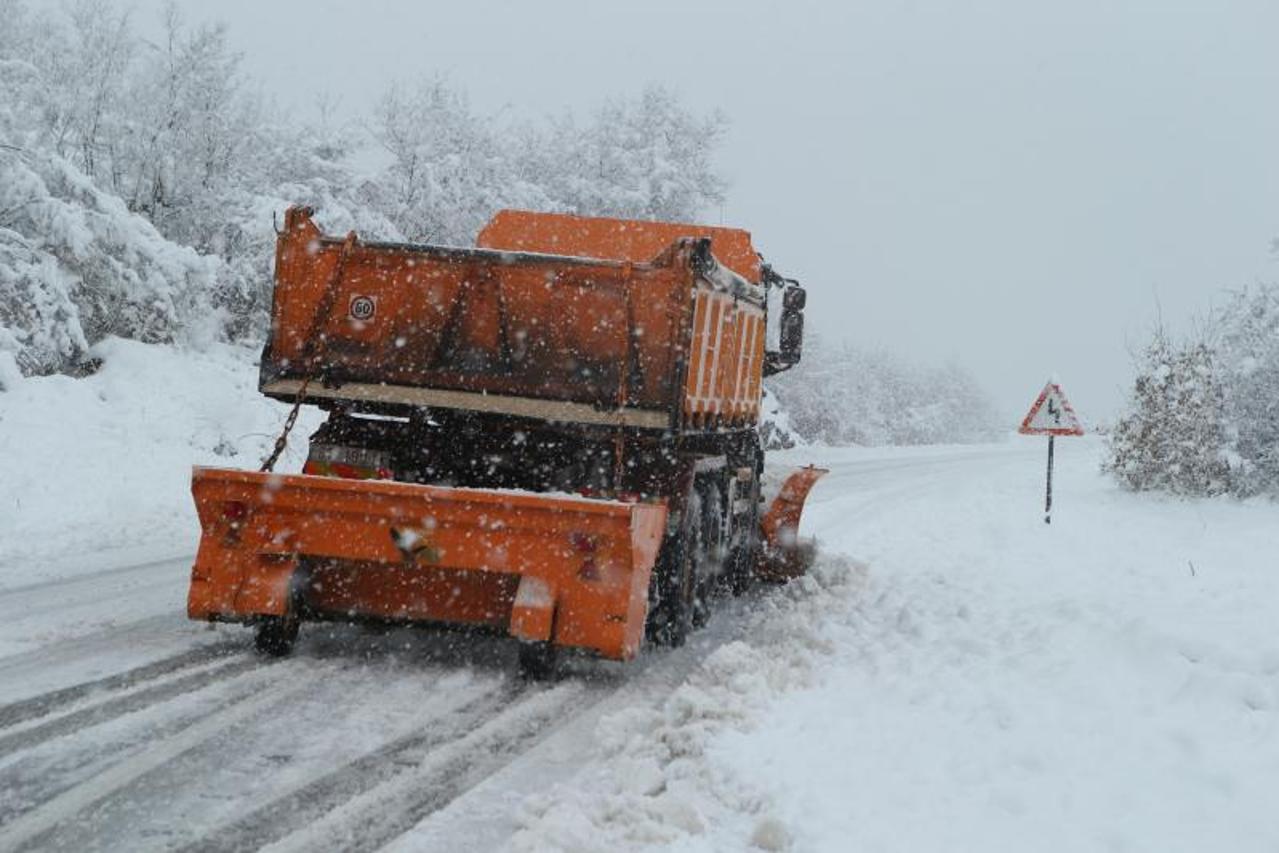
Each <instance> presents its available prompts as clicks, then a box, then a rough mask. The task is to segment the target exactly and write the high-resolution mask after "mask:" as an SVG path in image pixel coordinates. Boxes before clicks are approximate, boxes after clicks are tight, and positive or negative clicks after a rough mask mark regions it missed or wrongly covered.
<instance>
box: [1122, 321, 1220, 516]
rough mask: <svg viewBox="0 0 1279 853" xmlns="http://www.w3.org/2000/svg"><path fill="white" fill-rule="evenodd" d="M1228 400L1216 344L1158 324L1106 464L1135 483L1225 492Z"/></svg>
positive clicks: (1139, 486) (1204, 492) (1167, 488)
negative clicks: (1177, 335)
mask: <svg viewBox="0 0 1279 853" xmlns="http://www.w3.org/2000/svg"><path fill="white" fill-rule="evenodd" d="M1224 402H1225V395H1224V391H1223V388H1222V384H1221V381H1220V377H1219V374H1218V367H1217V358H1216V353H1215V352H1214V350H1213V349H1212V347H1211V346H1209V344H1208V343H1207V342H1206V341H1205V340H1194V341H1189V342H1184V343H1177V342H1174V341H1173V340H1171V338H1170V337H1169V335H1168V333H1167V332H1166V331H1165V330H1164V329H1163V328H1162V327H1160V328H1158V329H1156V330H1155V333H1154V335H1153V336H1152V339H1151V341H1150V343H1149V344H1147V346H1146V348H1145V350H1144V351H1143V352H1142V353H1141V357H1140V361H1139V363H1138V371H1137V380H1136V383H1135V384H1134V387H1133V392H1132V400H1131V404H1130V407H1129V411H1128V413H1127V414H1125V415H1124V416H1123V417H1121V418H1120V419H1119V420H1118V421H1116V423H1115V425H1114V428H1113V429H1112V430H1111V432H1110V435H1109V439H1108V440H1109V451H1110V454H1109V458H1108V459H1107V461H1106V467H1107V468H1108V469H1109V470H1110V471H1112V472H1113V473H1114V475H1115V477H1116V478H1117V479H1118V480H1119V482H1120V483H1121V484H1123V485H1124V486H1126V487H1127V488H1130V489H1133V490H1135V491H1144V490H1149V489H1156V490H1160V491H1167V492H1172V493H1174V494H1183V495H1212V494H1220V493H1222V492H1225V491H1226V490H1227V489H1228V488H1229V487H1230V466H1229V464H1228V462H1227V455H1226V429H1225V423H1224V418H1225V408H1224Z"/></svg>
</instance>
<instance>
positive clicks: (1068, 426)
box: [1017, 382, 1084, 435]
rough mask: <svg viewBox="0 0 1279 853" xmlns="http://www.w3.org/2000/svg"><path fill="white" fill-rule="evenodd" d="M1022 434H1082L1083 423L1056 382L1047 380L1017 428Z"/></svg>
mask: <svg viewBox="0 0 1279 853" xmlns="http://www.w3.org/2000/svg"><path fill="white" fill-rule="evenodd" d="M1017 431H1018V432H1019V433H1021V434H1023V435H1083V434H1084V425H1083V424H1081V423H1080V422H1079V417H1078V415H1076V414H1075V410H1074V409H1073V408H1072V407H1071V405H1070V401H1069V400H1067V399H1066V395H1065V394H1064V393H1063V392H1062V390H1061V386H1060V385H1058V384H1057V383H1056V382H1049V383H1048V384H1047V385H1045V386H1044V390H1043V391H1040V392H1039V398H1038V399H1037V400H1035V404H1034V405H1033V406H1031V407H1030V411H1029V412H1027V413H1026V418H1025V420H1023V421H1022V422H1021V427H1020V428H1019V429H1018V430H1017Z"/></svg>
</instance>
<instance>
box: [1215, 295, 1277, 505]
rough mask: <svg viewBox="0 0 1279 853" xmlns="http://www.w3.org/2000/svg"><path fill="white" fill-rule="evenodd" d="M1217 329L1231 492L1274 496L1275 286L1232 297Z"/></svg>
mask: <svg viewBox="0 0 1279 853" xmlns="http://www.w3.org/2000/svg"><path fill="white" fill-rule="evenodd" d="M1216 326H1217V329H1218V343H1217V351H1218V353H1219V363H1220V369H1221V374H1222V380H1221V381H1222V385H1223V390H1224V396H1225V401H1224V408H1225V420H1226V433H1227V439H1228V442H1229V449H1228V452H1229V455H1230V458H1231V459H1232V461H1233V469H1234V470H1233V487H1234V490H1235V492H1236V493H1238V494H1240V495H1253V494H1259V493H1261V492H1271V493H1279V284H1274V283H1271V284H1258V285H1254V286H1253V287H1250V288H1246V289H1244V290H1241V291H1239V292H1237V293H1235V294H1234V295H1233V296H1232V297H1231V299H1230V300H1229V301H1228V302H1227V303H1226V305H1225V306H1224V307H1223V308H1222V309H1220V310H1219V311H1218V312H1217V318H1216Z"/></svg>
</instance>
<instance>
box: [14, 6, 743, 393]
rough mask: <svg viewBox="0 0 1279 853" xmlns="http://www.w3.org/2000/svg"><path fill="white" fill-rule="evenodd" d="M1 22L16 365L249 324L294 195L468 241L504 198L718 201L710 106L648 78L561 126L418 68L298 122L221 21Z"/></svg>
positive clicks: (258, 312) (649, 203)
mask: <svg viewBox="0 0 1279 853" xmlns="http://www.w3.org/2000/svg"><path fill="white" fill-rule="evenodd" d="M0 20H3V21H4V22H5V25H4V27H3V28H2V29H0V91H3V92H4V97H3V98H0V352H7V353H9V356H8V358H9V360H12V361H14V362H15V363H16V364H17V365H18V366H19V367H20V368H21V370H22V371H23V372H24V373H27V374H32V373H47V372H54V371H60V370H69V369H73V368H74V367H75V365H76V363H77V362H78V361H79V360H82V359H83V358H84V355H85V353H86V351H87V350H88V349H89V348H90V347H91V346H92V345H93V344H94V343H95V342H97V341H98V340H100V339H101V338H103V337H105V336H108V335H118V336H122V337H130V338H137V339H139V340H146V341H168V340H176V339H180V338H182V337H184V336H185V337H190V336H192V335H197V336H200V337H204V336H207V334H210V333H212V334H216V335H220V336H222V337H225V338H229V339H242V338H248V339H253V338H260V337H261V336H262V335H263V334H264V332H265V325H266V321H267V306H268V304H269V300H270V286H271V268H270V266H271V262H272V247H273V245H274V234H273V233H272V230H271V225H272V219H273V217H274V216H276V215H278V214H279V213H280V212H282V211H283V209H284V208H285V207H286V206H287V205H288V204H291V203H300V204H308V205H310V206H312V207H315V208H316V209H317V211H318V214H319V216H320V217H321V218H322V220H323V221H324V223H325V226H326V227H327V228H328V229H330V230H331V231H334V232H339V233H340V232H341V231H344V230H348V229H355V230H358V231H359V232H360V234H361V235H363V236H365V237H368V238H373V239H391V240H404V239H407V240H413V241H422V242H435V243H444V244H454V245H467V244H470V243H471V242H472V240H473V239H474V236H475V234H476V232H477V231H478V230H479V228H480V227H481V226H482V225H483V224H484V222H485V221H486V220H487V219H488V218H489V216H491V215H492V213H493V212H495V211H496V210H498V209H499V208H502V207H526V208H536V209H541V210H563V211H569V212H575V213H583V214H588V215H589V214H613V215H624V216H634V217H640V218H663V219H677V220H692V219H696V218H697V216H698V214H699V212H700V211H701V210H703V209H705V208H706V207H709V206H711V205H713V204H717V203H718V202H719V201H721V200H722V199H723V187H724V182H723V180H722V179H721V178H720V177H719V176H718V175H717V174H716V173H715V172H714V169H713V162H712V161H713V155H714V153H715V150H716V147H717V145H718V142H719V140H720V139H721V137H722V133H723V128H724V120H723V118H722V117H721V116H718V115H712V116H709V117H704V118H703V117H697V116H694V115H692V114H691V113H689V112H688V111H687V110H686V109H685V108H684V107H683V106H681V104H680V103H679V101H678V99H677V98H676V97H675V96H674V95H673V94H671V93H670V92H667V91H665V90H663V89H661V88H657V87H653V88H649V89H646V90H645V91H644V92H643V93H642V94H641V95H640V96H639V97H638V98H636V99H633V100H628V99H620V100H616V101H614V102H611V103H609V104H608V105H606V106H605V107H604V108H602V109H601V110H599V111H598V112H597V113H595V114H594V115H593V116H592V117H591V118H590V120H589V121H587V122H585V123H584V124H581V125H579V124H578V123H577V122H576V121H575V120H574V119H573V117H572V116H567V115H566V116H562V117H559V118H556V119H548V120H546V121H542V122H532V121H514V120H508V121H499V120H498V118H496V117H492V116H487V115H484V114H482V113H480V112H478V111H476V110H475V109H474V108H473V107H472V106H471V105H470V102H469V101H468V99H467V98H466V95H465V94H464V93H463V92H462V91H461V90H460V89H459V88H456V87H454V86H452V85H450V84H449V83H448V82H447V81H445V80H442V79H432V80H427V81H425V82H423V83H421V84H418V85H398V86H394V87H392V88H391V89H390V90H389V91H388V92H387V93H386V94H385V95H384V96H383V97H382V98H381V99H380V100H376V101H375V102H374V105H373V106H371V107H370V108H369V109H367V110H365V111H364V112H365V115H364V116H363V117H362V118H363V119H364V120H365V121H359V122H357V121H352V122H351V123H349V124H345V125H342V124H335V123H334V122H333V120H332V112H333V111H332V110H331V109H328V110H323V111H322V115H321V117H320V120H319V121H318V122H311V123H304V122H298V121H294V120H292V119H291V118H290V117H289V116H288V115H287V114H283V113H281V111H280V110H279V109H278V108H276V107H274V106H273V105H269V104H267V103H265V102H264V99H263V97H262V96H261V95H260V94H258V92H257V89H256V87H255V85H254V83H253V81H251V80H249V79H247V78H246V76H245V74H244V73H243V70H242V67H241V58H240V56H239V55H238V54H237V53H235V52H234V51H233V50H232V49H231V47H230V43H229V38H228V33H227V30H226V28H225V26H223V25H220V24H206V25H197V26H189V25H188V24H186V23H185V22H184V21H183V20H182V19H181V17H180V15H179V14H178V13H177V11H176V10H175V8H174V7H172V6H171V7H169V8H168V10H166V12H165V15H164V19H163V21H162V24H163V37H162V38H161V39H158V40H156V41H155V42H152V41H147V40H144V39H142V38H141V37H139V35H138V34H137V32H136V31H135V30H134V28H133V27H132V25H131V23H130V19H129V16H128V14H127V13H126V12H122V11H120V10H119V9H118V8H117V7H116V5H115V4H113V3H110V2H108V1H107V0H75V2H71V3H69V4H67V5H66V6H63V7H60V8H58V9H54V10H43V9H39V8H38V7H33V6H28V5H27V4H26V3H25V2H24V0H0ZM330 106H331V104H330ZM366 122H367V124H368V126H369V130H368V131H365V130H364V129H363V125H364V124H365V123H366ZM377 149H380V156H377V157H375V156H373V152H374V151H376V150H377ZM375 160H377V161H379V162H377V164H376V165H371V164H372V163H373V162H374V161H375ZM210 329H212V331H211V332H210Z"/></svg>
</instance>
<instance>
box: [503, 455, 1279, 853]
mask: <svg viewBox="0 0 1279 853" xmlns="http://www.w3.org/2000/svg"><path fill="white" fill-rule="evenodd" d="M1058 445H1059V447H1058V456H1057V465H1058V468H1057V470H1058V479H1057V482H1056V504H1057V507H1056V512H1055V514H1054V523H1053V525H1052V526H1051V527H1049V526H1046V525H1044V524H1043V522H1042V516H1041V514H1040V510H1041V509H1042V500H1043V495H1042V489H1043V482H1042V477H1043V452H1044V448H1043V443H1042V441H1033V440H1032V441H1028V440H1026V439H1018V440H1014V441H1013V442H1010V444H1009V445H1007V446H1003V447H998V446H988V447H982V448H968V449H966V450H957V449H954V448H952V449H948V450H943V449H937V448H928V449H926V450H924V449H921V450H866V449H846V450H825V451H815V450H813V449H808V450H805V451H802V452H800V454H799V455H796V454H783V455H784V456H787V457H790V456H794V457H795V460H794V461H801V457H802V460H804V461H806V460H807V459H808V458H810V457H818V456H819V454H820V458H818V459H817V461H819V462H823V463H825V464H828V465H830V466H831V467H832V468H833V472H832V474H831V475H830V476H829V477H828V478H827V479H826V480H824V481H823V482H822V483H819V485H818V486H817V488H816V489H815V490H814V493H813V498H812V501H811V505H810V507H809V509H808V511H807V512H806V515H805V530H806V531H808V532H815V533H817V534H818V535H820V536H821V537H822V539H823V543H824V548H825V551H826V553H827V557H826V558H825V559H826V560H827V562H825V563H823V564H821V566H820V567H819V571H818V573H817V575H816V576H815V577H814V578H813V579H812V580H810V581H808V582H806V583H805V584H803V585H802V586H798V587H796V588H788V589H786V590H784V591H782V592H781V594H780V595H775V596H774V597H773V598H765V599H762V600H761V606H763V607H765V608H767V610H765V611H762V612H760V613H759V614H757V615H756V616H755V617H753V618H754V619H755V620H756V623H755V625H754V627H753V628H752V630H751V631H748V632H747V633H746V636H749V637H750V638H751V639H750V641H749V642H746V643H734V644H731V645H727V646H724V647H723V648H721V649H720V650H719V651H718V652H716V653H715V654H714V655H713V656H712V657H711V658H710V659H709V660H708V661H707V662H706V663H705V665H704V666H703V667H702V668H701V669H700V670H699V671H698V672H697V673H696V674H695V675H694V676H693V677H692V678H690V679H689V680H688V681H687V683H685V684H684V685H683V686H681V687H679V688H678V689H677V690H676V692H675V693H674V694H673V695H671V696H670V698H669V699H667V700H665V701H664V702H662V703H661V704H659V705H658V706H656V708H655V709H648V708H644V707H640V708H636V709H633V710H629V711H627V712H624V713H621V714H618V715H615V716H614V717H612V718H609V719H606V720H605V721H604V722H603V723H602V725H601V726H600V728H599V731H598V732H597V733H596V739H597V751H598V758H597V759H596V760H595V761H593V762H592V763H590V764H589V765H588V766H587V767H586V768H585V769H584V770H582V771H581V772H580V773H579V774H578V775H577V777H576V778H575V779H573V780H572V781H571V783H569V784H565V785H563V786H560V787H559V788H556V789H554V790H552V791H550V792H547V793H545V794H542V795H540V796H537V797H534V798H532V799H531V800H529V801H528V802H526V804H525V810H524V814H523V827H522V829H521V831H520V832H519V833H518V834H517V835H516V836H515V838H514V839H513V841H512V845H511V846H512V847H513V848H514V849H516V850H535V849H555V850H594V849H621V850H636V849H657V848H661V849H683V850H740V849H748V848H752V847H754V848H758V849H766V850H831V851H837V850H839V851H842V850H850V849H855V850H902V851H918V850H981V851H991V850H1027V849H1033V850H1187V851H1191V850H1209V849H1223V850H1235V851H1238V850H1271V849H1274V847H1275V845H1276V844H1279V817H1276V813H1275V811H1274V809H1273V805H1272V803H1271V800H1272V799H1273V797H1272V791H1273V790H1274V787H1275V784H1276V782H1279V681H1277V677H1279V635H1277V634H1276V633H1275V631H1274V624H1275V608H1276V606H1277V605H1276V602H1279V572H1276V571H1275V570H1274V557H1273V550H1274V543H1275V542H1279V521H1277V520H1276V515H1275V511H1274V510H1275V508H1274V505H1273V504H1272V503H1260V502H1257V503H1244V504H1240V503H1236V502H1233V501H1228V500H1219V501H1198V502H1180V501H1172V500H1162V499H1151V498H1149V497H1146V496H1135V495H1131V494H1127V493H1124V492H1121V491H1119V490H1118V489H1117V488H1116V487H1114V486H1113V485H1111V484H1110V483H1108V482H1107V481H1106V480H1105V478H1103V477H1102V476H1101V475H1100V473H1099V471H1098V464H1097V463H1098V460H1099V457H1100V454H1101V446H1100V443H1099V442H1096V441H1093V440H1079V441H1074V442H1067V441H1062V442H1058ZM841 552H842V553H852V554H856V555H858V556H859V557H861V558H864V559H865V560H866V561H867V565H868V566H869V568H868V569H867V570H866V572H865V574H864V576H863V574H862V572H861V571H860V570H858V571H854V572H852V573H851V574H849V573H848V570H847V569H846V568H844V569H840V568H839V563H838V562H832V561H834V560H835V559H836V558H834V557H832V556H830V555H832V554H838V553H841ZM841 572H842V573H843V574H842V576H841V574H840V573H841ZM832 573H833V574H832Z"/></svg>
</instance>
